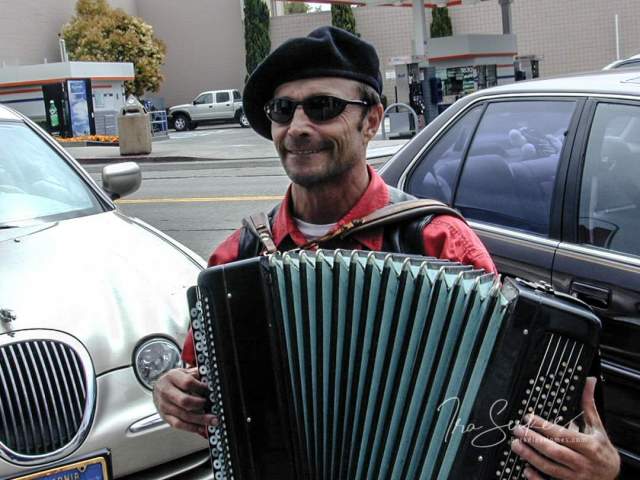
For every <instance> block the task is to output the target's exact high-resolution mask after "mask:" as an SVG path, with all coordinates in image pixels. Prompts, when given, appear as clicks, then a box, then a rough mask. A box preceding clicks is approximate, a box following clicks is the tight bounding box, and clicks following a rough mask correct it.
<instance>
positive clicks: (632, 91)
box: [478, 70, 640, 97]
mask: <svg viewBox="0 0 640 480" xmlns="http://www.w3.org/2000/svg"><path fill="white" fill-rule="evenodd" d="M497 93H499V94H505V93H585V94H588V95H601V94H602V95H633V96H639V97H640V71H637V70H606V71H597V72H588V73H581V74H574V75H568V76H562V77H553V78H545V79H539V80H528V81H524V82H516V83H510V84H508V85H502V86H499V87H492V88H487V89H485V90H481V91H480V92H478V95H480V96H486V95H493V94H497Z"/></svg>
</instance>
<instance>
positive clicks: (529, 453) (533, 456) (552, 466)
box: [511, 439, 572, 480]
mask: <svg viewBox="0 0 640 480" xmlns="http://www.w3.org/2000/svg"><path fill="white" fill-rule="evenodd" d="M511 449H512V450H513V451H514V453H515V454H516V455H518V456H519V457H520V458H522V459H523V460H525V461H527V462H529V463H530V464H531V465H532V466H533V467H535V468H536V469H537V470H538V471H540V472H542V473H546V474H547V475H551V476H552V477H553V478H557V479H559V480H570V479H572V473H571V471H570V470H569V469H568V468H566V467H565V466H563V465H559V464H557V463H555V462H552V461H551V460H549V459H548V458H545V457H543V456H542V455H540V454H539V453H538V452H536V451H535V450H534V449H533V448H531V447H530V446H528V445H527V444H525V443H524V442H522V441H521V440H519V439H516V440H514V441H513V442H512V443H511Z"/></svg>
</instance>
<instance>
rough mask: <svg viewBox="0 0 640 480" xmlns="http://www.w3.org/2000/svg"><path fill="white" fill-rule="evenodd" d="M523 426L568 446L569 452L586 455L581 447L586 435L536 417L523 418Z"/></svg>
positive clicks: (527, 416) (584, 442) (585, 441)
mask: <svg viewBox="0 0 640 480" xmlns="http://www.w3.org/2000/svg"><path fill="white" fill-rule="evenodd" d="M524 421H525V425H526V426H527V427H529V428H531V429H532V430H535V431H536V432H538V433H539V434H540V435H543V436H545V437H547V438H550V439H552V440H554V441H556V442H559V443H562V444H563V445H566V446H568V447H569V448H571V450H575V451H577V452H579V453H583V454H584V453H587V450H586V449H585V448H583V445H585V444H586V443H587V440H588V438H587V435H585V434H584V433H580V432H576V431H575V430H571V429H568V428H565V427H563V426H562V425H557V424H555V423H552V422H549V421H547V420H545V419H543V418H540V417H538V416H537V415H526V416H525V417H524Z"/></svg>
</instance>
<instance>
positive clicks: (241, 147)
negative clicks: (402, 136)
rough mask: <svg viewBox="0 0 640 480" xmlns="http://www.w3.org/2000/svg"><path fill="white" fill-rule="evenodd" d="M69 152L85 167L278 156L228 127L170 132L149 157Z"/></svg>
mask: <svg viewBox="0 0 640 480" xmlns="http://www.w3.org/2000/svg"><path fill="white" fill-rule="evenodd" d="M405 143H406V140H382V139H381V136H378V137H376V139H374V140H373V141H372V142H370V144H369V150H368V156H369V157H381V156H382V157H389V156H391V155H393V153H395V152H396V151H397V150H398V149H399V148H400V147H401V146H402V145H404V144H405ZM65 148H67V151H68V152H69V153H70V154H71V155H72V156H73V157H74V158H75V159H76V160H78V161H79V162H80V163H82V164H94V163H113V162H123V161H129V160H133V161H136V162H156V161H160V162H176V161H197V160H243V159H273V158H277V157H278V154H277V152H276V150H275V148H274V146H273V142H271V141H270V140H267V139H265V138H263V137H261V136H259V135H258V134H256V133H255V132H254V131H253V130H251V129H248V128H241V127H236V126H235V125H234V126H229V125H224V126H214V127H199V128H198V129H197V130H191V131H187V132H175V131H170V132H169V137H168V138H166V139H162V140H156V141H154V142H153V144H152V152H151V153H150V154H148V155H129V156H121V155H120V149H119V147H104V146H91V147H77V146H73V145H65Z"/></svg>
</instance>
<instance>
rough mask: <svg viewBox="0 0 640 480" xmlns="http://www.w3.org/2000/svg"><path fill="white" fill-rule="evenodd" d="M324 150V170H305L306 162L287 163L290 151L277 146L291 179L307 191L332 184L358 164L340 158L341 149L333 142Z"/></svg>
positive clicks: (326, 145) (285, 169)
mask: <svg viewBox="0 0 640 480" xmlns="http://www.w3.org/2000/svg"><path fill="white" fill-rule="evenodd" d="M322 148H323V150H322V153H321V155H323V156H324V157H325V158H324V159H322V162H323V165H322V168H320V169H319V170H318V169H310V168H306V169H305V167H304V165H302V162H304V161H302V162H297V165H295V166H293V165H291V164H290V163H289V161H287V155H288V154H289V152H288V150H287V149H286V148H284V146H282V145H276V150H278V154H279V155H280V163H281V164H282V167H283V168H284V171H285V172H286V174H287V176H288V177H289V179H290V180H291V181H292V182H293V183H295V184H296V185H299V186H301V187H303V188H306V189H312V188H315V187H319V186H323V185H326V184H329V183H332V182H334V181H335V180H336V179H338V178H339V177H341V176H342V175H344V173H345V172H347V171H349V170H350V169H351V168H353V166H354V165H355V164H356V161H355V159H353V158H344V157H343V158H339V154H338V153H337V152H338V151H339V148H338V146H337V145H336V144H335V143H333V142H327V144H325V145H323V147H322ZM309 162H313V160H311V159H309ZM305 170H306V171H305Z"/></svg>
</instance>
